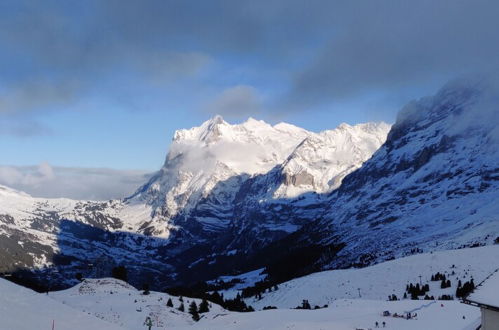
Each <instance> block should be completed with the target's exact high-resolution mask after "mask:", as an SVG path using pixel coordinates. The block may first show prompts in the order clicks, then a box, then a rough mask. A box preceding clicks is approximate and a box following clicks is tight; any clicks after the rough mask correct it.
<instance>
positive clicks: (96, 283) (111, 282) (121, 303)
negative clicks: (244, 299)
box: [48, 278, 226, 329]
mask: <svg viewBox="0 0 499 330" xmlns="http://www.w3.org/2000/svg"><path fill="white" fill-rule="evenodd" d="M48 296H49V297H51V298H53V299H55V300H57V301H59V302H61V303H63V304H65V305H67V306H71V307H72V308H74V309H78V310H81V311H83V312H85V313H88V314H90V315H94V316H95V317H97V318H99V319H102V320H105V321H107V322H109V323H113V324H116V325H119V326H120V327H122V328H124V329H142V328H144V321H145V319H146V318H147V317H150V318H151V320H152V323H153V328H166V329H173V328H175V329H176V328H177V327H180V326H190V325H192V324H194V323H195V322H194V321H193V319H192V316H191V315H190V314H189V313H188V309H189V305H190V304H191V303H192V302H193V301H194V302H195V303H196V305H197V306H199V304H200V303H201V300H200V299H193V298H185V297H184V298H180V297H175V296H170V295H168V294H166V293H160V292H154V291H151V292H150V294H148V295H144V294H143V292H142V291H139V290H137V289H135V288H134V287H132V286H130V285H128V284H127V283H126V282H123V281H120V280H116V279H114V278H103V279H85V280H84V281H83V282H82V283H80V284H78V285H76V286H74V287H72V288H70V289H68V290H64V291H57V292H50V293H49V295H48ZM168 299H171V300H172V303H173V307H168V306H166V304H167V302H168ZM179 299H181V300H182V301H181V300H179ZM181 304H183V305H184V308H185V311H184V312H181V311H179V310H178V307H179V306H180V305H181ZM210 305H211V306H210V311H209V312H207V313H203V314H201V315H202V316H203V318H211V317H213V316H215V315H218V314H220V313H225V312H226V311H225V310H224V309H223V308H222V307H220V306H218V305H216V304H213V303H210Z"/></svg>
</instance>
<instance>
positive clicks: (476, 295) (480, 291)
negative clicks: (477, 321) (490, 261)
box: [464, 270, 499, 330]
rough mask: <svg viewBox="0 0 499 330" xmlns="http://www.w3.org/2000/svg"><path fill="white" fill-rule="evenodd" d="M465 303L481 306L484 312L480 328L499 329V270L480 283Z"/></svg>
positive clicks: (487, 329)
mask: <svg viewBox="0 0 499 330" xmlns="http://www.w3.org/2000/svg"><path fill="white" fill-rule="evenodd" d="M464 303H466V304H470V305H474V306H477V307H480V311H481V313H482V319H481V324H482V325H481V328H480V330H499V271H497V270H496V271H495V272H494V273H492V274H491V275H490V276H489V277H488V278H487V279H486V280H485V281H483V282H482V283H480V285H479V286H477V288H476V289H475V291H474V292H473V293H472V294H470V295H469V296H468V297H466V299H464Z"/></svg>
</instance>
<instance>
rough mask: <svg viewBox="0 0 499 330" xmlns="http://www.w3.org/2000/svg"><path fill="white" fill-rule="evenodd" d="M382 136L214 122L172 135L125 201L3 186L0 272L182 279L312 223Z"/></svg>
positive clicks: (344, 128)
mask: <svg viewBox="0 0 499 330" xmlns="http://www.w3.org/2000/svg"><path fill="white" fill-rule="evenodd" d="M388 130H389V125H387V124H384V123H370V124H361V125H357V126H349V125H346V124H342V125H341V126H340V127H338V128H337V129H335V130H331V131H325V132H321V133H313V132H309V131H306V130H304V129H301V128H298V127H296V126H293V125H289V124H284V123H280V124H277V125H275V126H271V125H269V124H267V123H265V122H263V121H257V120H254V119H251V118H250V119H249V120H248V121H246V122H244V123H242V124H239V125H230V124H228V123H227V122H225V121H224V120H223V119H222V118H221V117H219V116H216V117H214V118H213V119H211V120H209V121H207V122H205V123H203V124H202V125H201V126H200V127H195V128H192V129H190V130H180V131H177V132H176V133H175V136H174V139H173V143H172V145H171V149H170V152H169V153H168V155H167V157H166V161H165V164H164V166H163V167H162V169H161V170H160V171H159V172H158V173H157V174H156V175H155V176H154V177H153V178H152V179H151V180H150V181H149V182H148V183H146V184H145V185H144V186H143V187H141V188H140V189H139V190H138V191H137V192H136V193H135V194H134V195H133V196H131V197H130V198H127V199H125V200H111V201H107V202H92V201H75V200H69V199H42V198H33V197H31V196H29V195H27V194H24V193H21V192H17V191H15V190H12V189H9V188H7V187H0V240H1V242H2V244H3V245H2V246H8V247H9V248H8V249H5V250H4V251H2V255H3V256H4V258H3V259H2V262H0V271H4V272H5V271H13V270H16V269H22V268H30V269H32V268H36V269H38V271H39V272H41V273H43V272H47V271H52V269H51V267H54V265H55V264H57V267H56V268H60V267H64V268H71V270H68V269H66V270H65V272H64V273H65V275H64V276H66V277H70V278H72V281H74V275H75V274H76V273H85V274H87V275H88V274H90V273H91V272H96V271H97V270H96V269H95V268H96V267H95V265H96V264H101V265H103V264H105V265H106V266H105V267H104V268H106V269H107V270H108V271H109V269H110V268H111V267H112V266H113V265H117V264H133V265H134V266H133V268H134V270H135V275H133V273H134V271H132V276H131V279H132V280H133V279H138V278H139V277H141V275H140V274H143V273H144V272H150V271H152V269H154V271H153V273H154V274H153V277H154V278H162V279H163V281H165V282H168V281H171V280H172V279H173V280H179V275H178V273H179V272H189V270H190V269H191V268H192V266H193V263H195V264H197V265H198V267H204V265H206V264H209V265H213V264H214V260H215V259H217V258H218V257H219V256H223V255H225V254H227V253H228V254H230V255H236V254H245V253H246V252H248V251H255V250H256V249H258V248H259V247H262V246H265V245H267V244H269V243H271V242H273V241H275V240H277V239H279V238H282V237H284V236H285V235H287V234H289V233H290V232H293V231H296V230H297V229H299V228H300V227H301V226H302V225H303V224H305V223H307V222H308V221H310V220H311V219H314V217H315V216H316V214H317V212H318V210H319V209H318V208H317V207H318V206H319V205H320V199H321V193H324V192H328V191H331V190H332V189H335V188H336V187H337V186H338V184H339V182H341V180H342V178H343V177H344V176H345V175H346V174H348V173H350V172H351V171H353V170H355V169H356V168H358V167H360V166H361V165H362V163H363V162H364V161H366V160H367V159H368V158H369V157H370V156H371V155H372V154H373V153H374V152H375V151H376V149H377V148H379V146H380V145H381V144H382V143H383V142H384V140H385V139H386V135H387V133H388ZM304 194H308V195H309V197H308V198H306V199H303V196H304ZM182 253H183V255H182V257H180V254H182ZM88 265H92V267H93V268H92V267H90V266H88ZM152 265H154V267H153V268H151V266H152ZM46 267H48V268H46ZM90 268H92V269H90ZM172 270H174V271H172ZM99 272H101V273H105V272H104V271H99ZM62 273H63V272H59V271H57V272H56V275H52V276H54V277H60V276H61V275H60V274H62ZM207 274H209V272H208V273H207Z"/></svg>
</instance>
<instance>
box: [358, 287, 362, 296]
mask: <svg viewBox="0 0 499 330" xmlns="http://www.w3.org/2000/svg"><path fill="white" fill-rule="evenodd" d="M357 290H358V291H359V298H362V296H361V295H360V288H357Z"/></svg>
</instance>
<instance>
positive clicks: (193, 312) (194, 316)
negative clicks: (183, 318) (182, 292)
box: [189, 301, 199, 322]
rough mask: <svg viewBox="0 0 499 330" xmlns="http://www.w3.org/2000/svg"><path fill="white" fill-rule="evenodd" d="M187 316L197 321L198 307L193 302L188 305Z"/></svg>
mask: <svg viewBox="0 0 499 330" xmlns="http://www.w3.org/2000/svg"><path fill="white" fill-rule="evenodd" d="M189 314H191V315H192V319H193V320H194V321H196V322H197V321H199V313H198V306H197V305H196V302H195V301H192V302H191V304H190V305H189Z"/></svg>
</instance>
